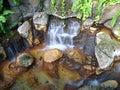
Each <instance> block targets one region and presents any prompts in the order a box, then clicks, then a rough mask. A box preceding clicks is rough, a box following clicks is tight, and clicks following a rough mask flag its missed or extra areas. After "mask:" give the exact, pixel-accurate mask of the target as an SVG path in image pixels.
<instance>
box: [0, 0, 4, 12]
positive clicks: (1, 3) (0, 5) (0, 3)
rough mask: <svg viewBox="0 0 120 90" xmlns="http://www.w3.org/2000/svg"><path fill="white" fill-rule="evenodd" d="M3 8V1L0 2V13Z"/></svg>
mask: <svg viewBox="0 0 120 90" xmlns="http://www.w3.org/2000/svg"><path fill="white" fill-rule="evenodd" d="M2 8H3V0H0V11H1V10H2Z"/></svg>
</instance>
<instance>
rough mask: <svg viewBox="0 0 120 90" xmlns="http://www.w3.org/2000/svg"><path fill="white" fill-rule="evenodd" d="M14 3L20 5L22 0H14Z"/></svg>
mask: <svg viewBox="0 0 120 90" xmlns="http://www.w3.org/2000/svg"><path fill="white" fill-rule="evenodd" d="M12 1H13V3H14V4H16V5H19V4H20V0H12Z"/></svg>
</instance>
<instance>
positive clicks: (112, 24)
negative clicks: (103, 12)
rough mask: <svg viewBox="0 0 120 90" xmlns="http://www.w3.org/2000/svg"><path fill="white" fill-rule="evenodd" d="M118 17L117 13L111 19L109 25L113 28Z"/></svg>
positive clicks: (119, 12) (119, 14)
mask: <svg viewBox="0 0 120 90" xmlns="http://www.w3.org/2000/svg"><path fill="white" fill-rule="evenodd" d="M119 16H120V11H117V12H116V14H115V16H114V17H113V18H112V21H111V22H110V25H111V26H112V27H113V26H114V25H115V23H116V22H117V19H118V17H119Z"/></svg>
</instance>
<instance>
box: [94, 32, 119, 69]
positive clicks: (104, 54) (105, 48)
mask: <svg viewBox="0 0 120 90" xmlns="http://www.w3.org/2000/svg"><path fill="white" fill-rule="evenodd" d="M96 44H97V45H96V46H95V55H96V58H97V60H98V63H99V67H100V68H106V67H108V66H109V65H111V64H112V62H113V61H114V57H115V56H119V55H118V54H120V53H119V52H118V51H120V44H118V42H116V41H114V40H112V39H111V37H110V36H109V35H108V34H106V33H104V32H100V33H98V34H97V35H96Z"/></svg>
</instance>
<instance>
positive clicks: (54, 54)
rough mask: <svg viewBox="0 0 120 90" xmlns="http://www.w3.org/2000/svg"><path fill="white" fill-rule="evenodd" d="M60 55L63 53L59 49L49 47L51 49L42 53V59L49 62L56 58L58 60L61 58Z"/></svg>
mask: <svg viewBox="0 0 120 90" xmlns="http://www.w3.org/2000/svg"><path fill="white" fill-rule="evenodd" d="M62 56H63V53H62V51H60V50H59V49H51V50H47V51H46V52H45V53H44V54H43V59H44V61H45V62H48V63H51V62H54V61H56V60H59V58H61V57H62Z"/></svg>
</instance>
